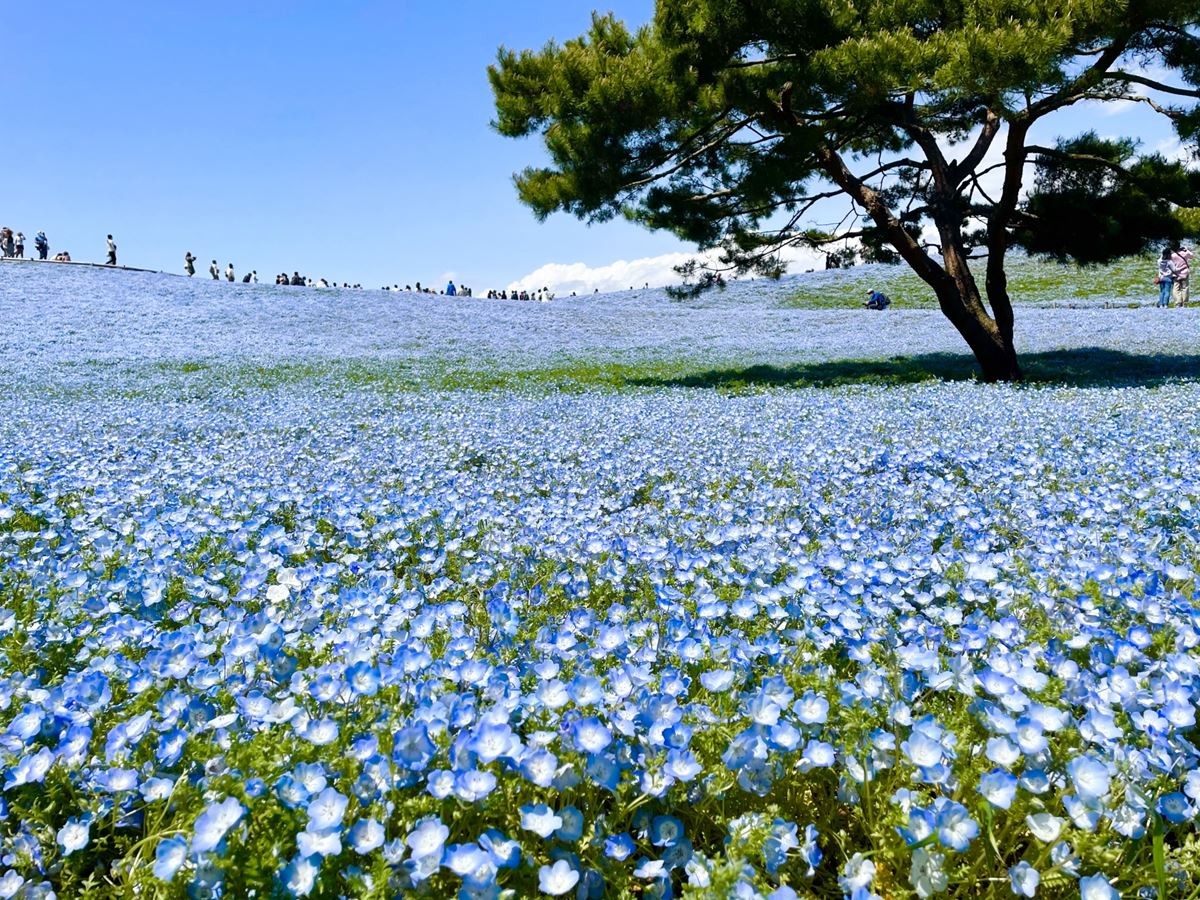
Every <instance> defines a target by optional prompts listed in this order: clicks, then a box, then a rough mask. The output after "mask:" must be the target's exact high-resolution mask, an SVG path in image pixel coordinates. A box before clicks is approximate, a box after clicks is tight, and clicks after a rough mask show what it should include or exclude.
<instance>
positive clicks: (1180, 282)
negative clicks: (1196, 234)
mask: <svg viewBox="0 0 1200 900" xmlns="http://www.w3.org/2000/svg"><path fill="white" fill-rule="evenodd" d="M1191 262H1192V251H1191V250H1190V249H1189V248H1188V246H1187V244H1181V245H1180V247H1179V249H1178V250H1176V251H1175V252H1174V253H1172V254H1171V263H1172V265H1174V267H1175V284H1174V285H1173V286H1172V288H1171V296H1172V297H1173V298H1174V300H1175V305H1176V306H1187V305H1188V299H1189V298H1188V293H1189V292H1188V276H1189V275H1190V274H1191Z"/></svg>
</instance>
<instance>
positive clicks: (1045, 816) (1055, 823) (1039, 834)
mask: <svg viewBox="0 0 1200 900" xmlns="http://www.w3.org/2000/svg"><path fill="white" fill-rule="evenodd" d="M1025 824H1026V825H1028V826H1029V830H1030V832H1031V833H1032V834H1033V836H1034V837H1035V838H1037V839H1038V840H1039V841H1041V842H1042V843H1044V844H1053V843H1054V842H1055V841H1057V840H1058V836H1059V835H1060V834H1061V833H1062V826H1063V821H1062V819H1060V818H1058V817H1057V816H1054V815H1052V814H1050V813H1048V812H1038V813H1031V814H1030V815H1028V816H1026V817H1025Z"/></svg>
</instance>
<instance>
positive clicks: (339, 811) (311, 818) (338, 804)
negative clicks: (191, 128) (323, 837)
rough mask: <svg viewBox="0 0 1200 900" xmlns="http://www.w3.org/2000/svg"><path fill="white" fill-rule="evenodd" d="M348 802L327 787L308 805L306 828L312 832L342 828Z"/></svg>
mask: <svg viewBox="0 0 1200 900" xmlns="http://www.w3.org/2000/svg"><path fill="white" fill-rule="evenodd" d="M348 803H349V800H348V799H347V797H346V796H345V795H344V794H341V793H339V792H338V791H336V790H335V789H334V788H331V787H327V788H325V789H324V790H323V791H321V793H320V794H318V795H317V796H316V797H314V798H313V799H312V800H311V801H310V802H309V804H308V810H307V812H308V826H309V828H311V829H312V830H313V831H329V830H330V829H336V828H341V827H342V817H343V816H345V814H346V806H347V804H348Z"/></svg>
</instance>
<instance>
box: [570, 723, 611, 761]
mask: <svg viewBox="0 0 1200 900" xmlns="http://www.w3.org/2000/svg"><path fill="white" fill-rule="evenodd" d="M573 732H574V739H575V748H576V749H577V750H579V751H580V752H581V753H590V754H594V753H599V752H600V751H602V750H603V749H604V748H605V747H607V746H608V745H609V744H610V743H612V732H611V731H609V730H608V729H607V728H606V727H605V726H604V725H603V724H602V723H601V722H600V720H599V719H596V718H592V717H588V718H586V719H580V720H579V721H578V722H576V723H575V727H574V729H573Z"/></svg>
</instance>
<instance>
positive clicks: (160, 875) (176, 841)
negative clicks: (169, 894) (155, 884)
mask: <svg viewBox="0 0 1200 900" xmlns="http://www.w3.org/2000/svg"><path fill="white" fill-rule="evenodd" d="M187 855H188V842H187V841H186V840H184V839H183V838H181V837H167V838H163V839H162V840H161V841H159V842H158V846H157V847H156V848H155V850H154V867H153V871H154V877H155V878H157V879H158V880H159V881H167V882H169V881H172V880H174V878H175V875H176V873H177V872H178V871H179V870H180V868H181V867H182V866H183V864H184V863H185V862H186V861H187Z"/></svg>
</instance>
